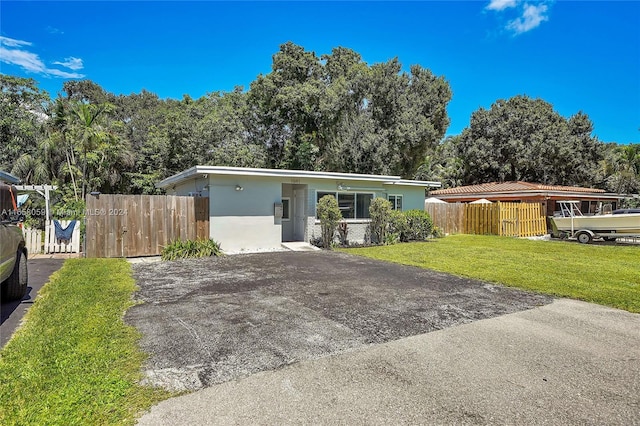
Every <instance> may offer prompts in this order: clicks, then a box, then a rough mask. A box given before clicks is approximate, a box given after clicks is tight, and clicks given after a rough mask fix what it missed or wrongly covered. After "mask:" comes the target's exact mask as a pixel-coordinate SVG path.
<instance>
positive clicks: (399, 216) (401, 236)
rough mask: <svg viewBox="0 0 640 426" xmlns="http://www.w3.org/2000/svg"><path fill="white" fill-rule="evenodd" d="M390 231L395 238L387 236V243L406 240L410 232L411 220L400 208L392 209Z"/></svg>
mask: <svg viewBox="0 0 640 426" xmlns="http://www.w3.org/2000/svg"><path fill="white" fill-rule="evenodd" d="M387 232H388V233H390V234H393V235H394V237H393V238H385V244H393V243H394V242H400V241H402V242H406V241H407V235H408V232H409V222H407V216H406V215H405V214H404V213H403V212H402V211H400V210H391V214H390V216H389V228H388V230H387Z"/></svg>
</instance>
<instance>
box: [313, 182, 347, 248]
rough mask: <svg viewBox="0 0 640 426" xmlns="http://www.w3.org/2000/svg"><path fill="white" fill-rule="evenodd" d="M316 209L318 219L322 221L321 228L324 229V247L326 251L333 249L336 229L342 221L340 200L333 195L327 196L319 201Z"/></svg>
mask: <svg viewBox="0 0 640 426" xmlns="http://www.w3.org/2000/svg"><path fill="white" fill-rule="evenodd" d="M316 209H317V212H318V219H320V228H322V245H323V246H324V248H326V249H331V244H332V243H333V239H334V237H335V233H336V227H337V226H338V223H340V221H341V220H342V213H340V207H339V206H338V200H336V197H334V196H333V195H325V196H324V197H322V198H320V201H318V205H317V207H316Z"/></svg>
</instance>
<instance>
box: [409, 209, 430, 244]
mask: <svg viewBox="0 0 640 426" xmlns="http://www.w3.org/2000/svg"><path fill="white" fill-rule="evenodd" d="M404 215H405V217H406V218H407V234H406V241H412V240H413V241H416V240H417V241H424V240H426V239H427V238H429V237H430V236H431V233H432V231H433V221H432V220H431V216H429V213H427V212H425V211H423V210H408V211H406V212H404Z"/></svg>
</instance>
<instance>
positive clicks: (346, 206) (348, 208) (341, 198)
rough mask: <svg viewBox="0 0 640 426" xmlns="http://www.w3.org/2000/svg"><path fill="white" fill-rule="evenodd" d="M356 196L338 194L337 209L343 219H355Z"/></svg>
mask: <svg viewBox="0 0 640 426" xmlns="http://www.w3.org/2000/svg"><path fill="white" fill-rule="evenodd" d="M355 204H356V194H354V193H338V207H340V213H342V217H343V218H345V219H355V217H356V205H355Z"/></svg>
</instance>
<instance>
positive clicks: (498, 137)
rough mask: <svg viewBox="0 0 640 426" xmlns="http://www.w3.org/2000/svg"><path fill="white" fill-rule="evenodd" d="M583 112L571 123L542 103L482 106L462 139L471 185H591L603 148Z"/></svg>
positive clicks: (522, 99) (459, 145)
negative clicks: (514, 183)
mask: <svg viewBox="0 0 640 426" xmlns="http://www.w3.org/2000/svg"><path fill="white" fill-rule="evenodd" d="M592 130H593V125H592V124H591V121H590V120H589V118H588V117H587V116H586V114H583V113H581V112H579V113H577V114H576V115H574V116H572V117H571V118H570V119H568V120H567V119H566V118H564V117H562V116H561V115H560V114H558V113H557V112H556V111H554V109H553V106H552V105H551V104H549V103H548V102H545V101H543V100H542V99H531V98H529V97H527V96H515V97H513V98H511V99H509V100H507V101H505V100H498V101H496V102H495V103H494V104H493V105H492V106H491V108H490V109H488V110H486V109H484V108H480V109H479V110H478V111H475V112H474V113H473V114H472V116H471V124H470V126H469V127H467V128H466V129H464V130H463V132H462V134H461V135H460V137H459V138H457V139H456V151H457V156H458V157H459V158H460V159H461V160H462V163H463V165H464V169H463V173H462V174H463V182H464V183H465V184H475V183H483V182H489V181H500V182H503V181H517V180H524V181H531V182H541V183H548V184H560V185H586V186H588V185H590V184H592V182H593V181H594V177H595V175H596V173H597V169H598V162H599V161H600V160H601V159H602V144H601V143H600V142H599V141H598V140H597V139H596V138H595V137H593V136H592V135H591V132H592Z"/></svg>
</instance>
